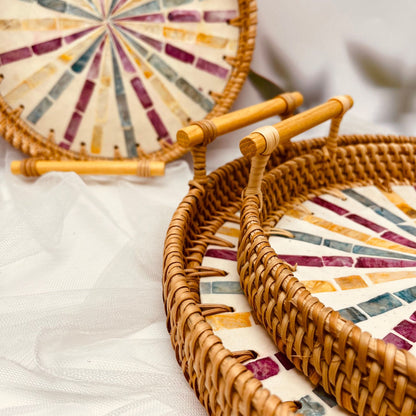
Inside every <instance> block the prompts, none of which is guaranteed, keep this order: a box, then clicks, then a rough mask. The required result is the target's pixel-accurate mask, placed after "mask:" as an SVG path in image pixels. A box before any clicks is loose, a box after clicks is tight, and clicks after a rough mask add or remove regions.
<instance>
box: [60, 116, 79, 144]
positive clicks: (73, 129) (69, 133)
mask: <svg viewBox="0 0 416 416" xmlns="http://www.w3.org/2000/svg"><path fill="white" fill-rule="evenodd" d="M81 121H82V115H81V114H79V113H77V112H74V114H72V118H71V121H70V122H69V125H68V128H67V129H66V132H65V135H64V137H65V139H66V140H68V141H69V142H71V143H72V142H73V141H74V139H75V137H76V135H77V133H78V129H79V126H80V124H81Z"/></svg>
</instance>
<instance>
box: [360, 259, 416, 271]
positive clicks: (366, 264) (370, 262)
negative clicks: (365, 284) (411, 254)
mask: <svg viewBox="0 0 416 416" xmlns="http://www.w3.org/2000/svg"><path fill="white" fill-rule="evenodd" d="M355 267H358V268H360V267H361V268H364V269H366V268H384V267H385V268H389V267H416V261H412V260H398V259H385V258H374V257H359V258H358V259H357V262H356V263H355Z"/></svg>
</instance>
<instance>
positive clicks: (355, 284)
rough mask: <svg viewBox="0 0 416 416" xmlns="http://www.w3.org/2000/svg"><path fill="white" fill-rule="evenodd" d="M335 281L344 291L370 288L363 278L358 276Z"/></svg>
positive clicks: (338, 278) (343, 277)
mask: <svg viewBox="0 0 416 416" xmlns="http://www.w3.org/2000/svg"><path fill="white" fill-rule="evenodd" d="M334 280H335V281H336V282H337V283H338V285H339V287H340V288H341V289H342V290H350V289H359V288H362V287H367V286H368V285H367V283H366V282H365V281H364V280H363V278H362V277H361V276H358V275H352V276H342V277H336V278H335V279H334Z"/></svg>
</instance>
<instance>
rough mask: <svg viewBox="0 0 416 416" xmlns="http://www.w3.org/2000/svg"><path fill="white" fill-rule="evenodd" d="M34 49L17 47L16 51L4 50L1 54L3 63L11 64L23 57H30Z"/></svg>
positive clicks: (0, 60)
mask: <svg viewBox="0 0 416 416" xmlns="http://www.w3.org/2000/svg"><path fill="white" fill-rule="evenodd" d="M31 56H32V51H31V49H30V48H21V49H15V50H14V51H9V52H4V53H2V54H0V62H1V65H7V64H11V63H13V62H16V61H21V60H22V59H26V58H30V57H31Z"/></svg>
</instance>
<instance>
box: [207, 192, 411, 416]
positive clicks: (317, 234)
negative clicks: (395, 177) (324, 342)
mask: <svg viewBox="0 0 416 416" xmlns="http://www.w3.org/2000/svg"><path fill="white" fill-rule="evenodd" d="M334 195H336V194H331V195H329V194H325V195H320V196H318V197H315V198H313V199H311V200H309V201H306V202H305V203H303V204H302V207H299V209H296V208H295V209H292V210H291V211H289V212H287V213H286V215H285V216H284V217H283V218H281V220H280V221H279V223H278V224H277V225H276V228H275V229H274V230H271V232H270V238H269V240H270V243H271V245H272V247H273V248H274V250H275V251H276V253H277V254H278V255H279V257H280V258H281V259H283V260H285V261H286V262H287V263H289V264H291V265H293V266H295V265H296V266H297V267H296V271H295V272H294V273H295V275H296V277H298V278H299V280H301V281H302V282H303V283H304V284H305V286H306V287H307V288H308V289H309V290H310V291H311V292H312V293H314V294H315V295H316V296H317V297H319V298H320V299H321V300H322V301H323V302H324V303H325V304H326V305H328V306H331V307H332V308H334V309H335V310H338V311H339V312H340V314H341V315H342V316H344V317H345V318H346V319H349V320H351V321H353V322H354V323H356V324H357V325H358V326H360V327H361V328H363V329H364V330H367V331H369V332H370V333H371V334H373V335H374V336H376V337H378V338H382V339H384V340H385V341H386V342H390V343H393V344H395V345H396V346H397V347H398V348H403V349H406V350H410V351H411V352H415V351H416V347H415V344H416V312H415V311H416V251H415V249H416V222H415V220H416V190H415V188H414V187H412V186H393V189H392V191H391V192H388V193H387V192H385V191H382V190H380V189H378V188H376V187H373V186H368V187H362V188H356V189H346V190H344V191H342V193H341V194H339V196H338V197H337V196H334ZM282 230H284V231H285V233H282ZM288 233H289V234H288ZM284 234H285V235H290V237H287V236H283V235H284ZM217 235H218V236H220V237H222V238H226V239H227V240H229V241H230V242H232V243H233V244H234V245H235V247H234V248H223V247H219V246H214V245H211V246H209V247H208V249H207V252H206V254H205V257H204V263H203V265H205V266H210V267H216V268H220V269H223V270H225V271H227V276H226V277H224V276H219V277H209V278H203V279H201V284H200V294H201V300H202V302H204V303H219V304H226V305H228V306H231V307H232V308H233V312H229V313H222V314H221V321H219V320H218V319H216V316H215V315H214V316H211V317H209V319H210V320H212V323H213V324H214V325H213V328H214V330H215V332H216V333H217V335H218V336H220V337H221V339H222V341H223V343H224V345H225V346H226V347H227V348H229V349H230V350H234V351H239V350H254V351H255V352H256V353H257V357H256V358H255V359H254V360H251V361H249V362H247V364H246V366H247V368H249V369H250V370H251V371H252V372H253V374H254V375H255V376H256V377H257V378H258V379H259V380H262V382H263V384H264V385H265V387H268V388H269V389H270V390H271V391H273V392H274V393H276V394H277V395H279V396H280V397H282V398H283V399H284V400H298V401H299V402H300V403H301V404H302V409H301V411H302V413H304V414H308V415H317V416H320V415H341V414H344V415H345V414H346V413H345V412H344V411H343V410H342V409H340V408H339V407H338V406H337V404H336V402H335V400H334V398H332V397H331V396H329V395H328V394H327V393H325V391H324V390H323V389H322V388H321V387H319V386H318V387H314V386H313V385H311V384H310V383H309V382H308V381H307V380H306V379H305V378H304V377H303V376H302V375H300V374H299V373H298V372H297V370H296V369H294V367H293V365H292V363H291V362H290V361H289V360H288V359H287V358H286V357H285V355H284V354H282V353H281V352H279V351H277V349H276V347H275V345H274V344H273V342H272V341H271V340H270V339H269V337H268V335H267V333H266V332H265V330H264V329H263V328H262V327H261V326H259V325H257V324H256V322H255V320H254V317H253V316H252V315H251V309H250V306H249V304H248V302H247V300H246V299H245V297H244V295H243V293H242V291H241V287H240V285H239V277H238V274H237V272H236V260H237V251H236V245H237V241H238V237H239V229H238V226H237V225H235V224H231V223H225V224H224V225H223V226H222V227H221V228H220V229H219V230H218V233H217ZM241 314H245V317H246V320H245V321H244V323H243V321H242V319H241V316H240V315H241ZM226 316H228V318H227V319H226V318H225V317H226ZM248 318H250V319H248ZM219 323H220V324H219Z"/></svg>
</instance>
